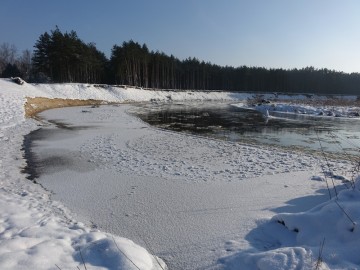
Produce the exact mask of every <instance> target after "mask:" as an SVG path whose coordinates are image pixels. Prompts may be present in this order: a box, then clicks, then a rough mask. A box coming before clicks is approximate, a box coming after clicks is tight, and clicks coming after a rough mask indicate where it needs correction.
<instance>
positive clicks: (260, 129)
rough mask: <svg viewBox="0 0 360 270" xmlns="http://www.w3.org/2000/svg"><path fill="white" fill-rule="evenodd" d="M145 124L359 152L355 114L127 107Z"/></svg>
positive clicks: (222, 106)
mask: <svg viewBox="0 0 360 270" xmlns="http://www.w3.org/2000/svg"><path fill="white" fill-rule="evenodd" d="M132 113H134V114H135V115H137V116H138V117H139V118H141V119H142V120H143V121H145V122H148V123H149V124H151V125H153V126H156V127H159V128H164V129H168V130H173V131H179V132H186V133H191V134H195V135H202V136H208V137H212V138H216V139H222V140H229V141H238V142H245V143H255V144H259V143H261V144H270V145H277V146H282V147H288V148H293V149H294V148H300V149H308V150H320V149H321V148H320V143H319V140H320V142H321V146H322V149H323V150H324V151H328V152H333V153H334V152H335V153H342V154H351V155H357V156H358V155H360V152H359V149H360V148H359V147H360V119H345V118H335V117H319V116H317V117H315V116H305V115H294V114H284V113H283V114H280V113H278V114H272V115H271V117H270V118H266V117H264V116H263V115H262V114H261V113H260V112H258V111H255V110H247V109H242V108H238V107H235V106H231V104H228V103H211V102H204V103H183V104H182V103H178V104H176V103H175V104H174V103H171V104H170V103H169V104H142V105H139V106H137V107H136V109H135V110H133V111H132Z"/></svg>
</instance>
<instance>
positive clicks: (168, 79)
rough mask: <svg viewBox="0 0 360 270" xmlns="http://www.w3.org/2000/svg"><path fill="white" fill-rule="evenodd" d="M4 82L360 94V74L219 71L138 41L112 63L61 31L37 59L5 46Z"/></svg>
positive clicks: (117, 52)
mask: <svg viewBox="0 0 360 270" xmlns="http://www.w3.org/2000/svg"><path fill="white" fill-rule="evenodd" d="M0 74H1V77H11V76H13V77H15V76H20V77H23V78H24V79H25V80H27V81H29V82H35V83H68V82H71V83H74V82H77V83H91V84H121V85H131V86H138V87H144V88H156V89H181V90H184V89H191V90H224V91H251V92H252V91H256V92H257V91H258V92H289V93H291V92H292V93H319V94H354V95H359V94H360V74H359V73H351V74H349V73H344V72H340V71H335V70H329V69H326V68H324V69H315V68H313V67H306V68H302V69H288V70H285V69H266V68H262V67H247V66H241V67H231V66H225V67H224V66H219V65H215V64H212V63H209V62H204V61H200V60H198V59H196V58H190V57H189V58H187V59H185V60H179V59H178V58H176V57H174V56H173V55H170V56H169V55H166V54H165V53H163V52H159V51H150V50H149V49H148V47H147V46H146V44H143V45H140V44H139V43H137V42H134V41H132V40H130V41H127V42H123V43H122V44H121V45H114V46H113V48H112V50H111V56H110V59H108V58H107V57H106V56H105V54H104V53H103V52H101V51H99V50H98V49H97V48H96V46H95V44H94V43H88V44H86V43H84V42H83V41H82V40H81V39H80V38H79V37H78V36H77V34H76V32H75V31H71V32H69V33H68V32H65V33H62V32H61V31H60V30H59V28H58V27H56V28H55V30H51V31H50V34H49V33H48V32H45V33H44V34H42V35H40V37H39V39H38V40H37V41H36V43H35V45H34V51H33V54H32V55H31V52H30V51H29V50H25V51H24V52H23V53H22V55H21V56H17V54H16V47H15V46H14V45H11V46H10V45H9V44H7V43H4V44H2V45H1V46H0Z"/></svg>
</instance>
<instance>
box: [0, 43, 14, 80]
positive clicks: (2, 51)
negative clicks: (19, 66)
mask: <svg viewBox="0 0 360 270" xmlns="http://www.w3.org/2000/svg"><path fill="white" fill-rule="evenodd" d="M16 53H17V49H16V46H15V45H14V44H11V45H10V44H9V43H3V44H1V45H0V73H1V72H2V71H3V70H4V69H5V67H6V65H7V64H14V63H15V61H16Z"/></svg>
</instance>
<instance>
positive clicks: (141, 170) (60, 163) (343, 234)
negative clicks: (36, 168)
mask: <svg viewBox="0 0 360 270" xmlns="http://www.w3.org/2000/svg"><path fill="white" fill-rule="evenodd" d="M25 97H49V98H55V97H58V98H73V99H75V98H77V99H90V98H91V99H99V100H104V101H114V102H130V101H150V100H152V101H153V102H154V101H155V100H157V101H167V102H171V101H172V100H207V99H209V100H210V99H211V100H233V101H234V102H235V101H236V102H239V101H244V100H246V99H247V98H251V97H252V95H251V94H234V93H221V92H213V93H212V92H203V93H202V92H200V93H196V92H191V91H188V92H165V91H164V92H162V91H156V92H155V91H144V90H141V89H120V88H114V87H108V88H106V87H105V88H103V87H101V88H99V87H94V86H91V85H76V84H67V85H30V84H25V85H23V86H18V85H16V84H14V83H11V82H9V81H7V80H0V104H1V109H0V114H1V120H0V128H1V130H0V144H1V149H2V150H3V151H2V152H3V155H2V157H1V160H0V167H1V170H0V181H1V190H0V200H1V204H0V205H1V213H0V219H1V225H0V226H1V227H0V229H1V230H0V251H1V252H0V268H1V269H59V268H61V269H75V268H76V267H77V266H78V267H79V268H81V269H84V264H85V265H86V266H87V269H162V268H166V266H165V265H164V263H163V262H162V260H161V259H163V260H164V261H165V262H166V264H167V265H168V266H169V268H170V269H314V266H315V264H316V262H317V257H318V254H319V250H320V251H321V258H322V260H323V261H324V262H323V263H322V264H321V265H320V266H319V268H318V269H360V267H359V265H360V256H359V255H358V254H360V233H359V228H358V227H357V223H358V222H359V221H360V212H359V211H358V209H359V199H360V196H359V195H360V194H359V187H352V186H351V185H354V183H353V182H352V181H355V178H354V177H356V175H355V176H353V175H352V174H351V170H352V166H353V164H352V163H351V162H348V161H332V160H328V163H329V167H330V168H331V171H332V172H333V173H334V174H335V176H336V177H333V178H331V177H329V174H326V175H327V177H324V175H323V174H322V170H323V168H322V167H321V165H324V164H325V162H324V161H322V160H319V159H318V158H315V157H312V156H308V155H304V154H301V153H296V152H281V151H279V150H274V149H271V148H268V147H266V148H265V147H261V146H259V147H254V146H247V145H240V144H233V143H228V142H223V141H215V140H209V139H205V138H199V137H192V136H185V135H182V134H177V133H172V132H165V131H161V130H156V129H154V128H152V127H150V126H148V125H147V124H145V123H143V122H141V121H140V120H139V119H137V118H135V117H133V116H131V115H129V114H127V112H126V111H127V109H128V108H129V106H130V105H120V106H112V105H110V106H101V107H99V108H91V107H86V108H84V107H82V108H80V107H76V108H69V109H60V110H59V109H56V110H50V111H47V112H44V113H43V114H42V115H43V117H45V118H47V119H51V120H56V121H57V122H65V123H66V124H68V125H69V126H67V127H70V128H57V127H55V126H54V125H48V124H46V123H45V122H42V123H39V122H36V121H35V120H31V119H25V118H24V103H25V101H26V99H25ZM266 98H271V95H269V96H267V97H266ZM286 98H288V99H290V97H286V96H284V97H283V98H282V100H284V99H286ZM291 98H295V97H291ZM296 98H297V99H300V100H301V99H304V100H305V99H306V97H305V96H297V97H296ZM346 99H348V100H349V99H350V100H351V99H354V100H355V98H354V97H346ZM351 110H353V108H352V109H351ZM74 116H75V117H74ZM39 125H41V127H42V128H43V129H42V130H41V131H39V132H38V133H37V134H36V133H35V135H36V136H38V137H37V138H38V139H39V138H42V139H41V140H35V143H34V145H35V148H36V153H37V154H38V157H39V160H40V161H41V164H45V165H46V166H44V167H43V168H41V173H42V174H41V177H40V178H39V179H38V182H40V183H42V185H44V186H45V187H46V189H47V190H49V191H46V190H44V189H43V188H42V187H41V186H40V185H37V184H33V183H32V182H30V181H28V180H27V179H26V175H24V174H22V173H21V168H23V167H24V166H25V160H24V158H23V150H22V144H23V136H24V135H26V134H28V133H29V132H30V131H32V130H35V129H38V128H39V127H40V126H39ZM58 126H59V125H58ZM65 127H66V126H65ZM35 135H34V136H35ZM326 170H327V169H326ZM346 180H348V181H346ZM332 181H334V183H335V184H336V187H337V189H336V190H335V189H334V188H333V186H332ZM327 184H328V185H329V186H330V192H331V197H332V199H331V200H330V199H329V193H328V190H327ZM346 186H348V188H346ZM51 192H53V193H51ZM335 192H337V193H338V194H337V196H336V193H335ZM64 205H66V206H64ZM284 213H286V214H284ZM76 220H80V221H82V222H77V221H76ZM99 229H100V230H99ZM105 231H106V233H105ZM109 233H112V234H109ZM117 235H118V236H117ZM122 237H126V238H122ZM127 239H131V240H133V241H135V242H136V243H137V244H134V243H133V242H132V241H130V240H127ZM324 239H325V242H324V245H323V248H321V243H322V241H324ZM139 245H140V246H143V247H145V248H146V249H147V250H148V251H150V253H152V254H155V255H157V256H158V257H160V258H161V259H158V258H157V257H154V256H153V255H150V253H148V251H146V250H145V249H144V248H142V247H140V246H139Z"/></svg>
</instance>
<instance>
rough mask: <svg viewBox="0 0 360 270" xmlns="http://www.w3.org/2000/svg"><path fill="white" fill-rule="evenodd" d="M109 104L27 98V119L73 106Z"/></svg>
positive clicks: (103, 102) (91, 101)
mask: <svg viewBox="0 0 360 270" xmlns="http://www.w3.org/2000/svg"><path fill="white" fill-rule="evenodd" d="M101 104H109V103H108V102H105V101H102V100H94V99H89V100H79V99H61V98H53V99H51V98H44V97H36V98H27V101H26V103H25V116H26V117H35V116H36V114H37V113H39V112H42V111H45V110H49V109H55V108H62V107H71V106H88V105H95V106H98V105H101Z"/></svg>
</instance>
